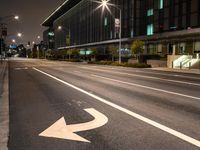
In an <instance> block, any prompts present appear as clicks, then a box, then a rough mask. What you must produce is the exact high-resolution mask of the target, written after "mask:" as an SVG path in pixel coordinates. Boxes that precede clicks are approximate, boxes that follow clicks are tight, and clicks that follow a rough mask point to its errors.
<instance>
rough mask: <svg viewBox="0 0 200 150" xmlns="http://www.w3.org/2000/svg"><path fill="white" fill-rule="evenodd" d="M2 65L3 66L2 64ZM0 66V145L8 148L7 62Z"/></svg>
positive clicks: (3, 148)
mask: <svg viewBox="0 0 200 150" xmlns="http://www.w3.org/2000/svg"><path fill="white" fill-rule="evenodd" d="M3 65H4V66H3ZM3 65H2V66H1V68H0V69H1V76H0V77H1V83H2V91H1V92H0V147H1V150H7V149H8V146H7V145H8V137H9V91H8V90H9V88H8V87H9V86H8V63H7V62H5V63H4V64H3Z"/></svg>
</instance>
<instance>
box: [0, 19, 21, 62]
mask: <svg viewBox="0 0 200 150" xmlns="http://www.w3.org/2000/svg"><path fill="white" fill-rule="evenodd" d="M9 18H14V19H15V20H19V16H17V15H9V16H4V17H0V25H1V36H0V39H1V41H0V45H1V47H0V49H1V50H0V56H1V63H2V55H3V53H2V52H3V43H2V42H3V40H4V39H6V36H7V28H6V27H5V25H6V24H5V23H3V21H5V20H6V19H9Z"/></svg>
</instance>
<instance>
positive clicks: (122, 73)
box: [80, 67, 200, 86]
mask: <svg viewBox="0 0 200 150" xmlns="http://www.w3.org/2000/svg"><path fill="white" fill-rule="evenodd" d="M80 68H84V69H91V68H85V67H80ZM91 70H96V71H101V72H108V73H115V74H120V75H128V76H132V77H140V78H147V79H154V80H161V81H167V82H174V83H180V84H187V85H194V86H200V84H198V83H192V82H185V81H178V80H170V79H163V78H159V77H152V76H145V75H137V74H130V73H124V72H116V71H109V70H102V69H91Z"/></svg>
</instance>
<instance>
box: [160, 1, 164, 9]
mask: <svg viewBox="0 0 200 150" xmlns="http://www.w3.org/2000/svg"><path fill="white" fill-rule="evenodd" d="M163 6H164V0H159V9H163Z"/></svg>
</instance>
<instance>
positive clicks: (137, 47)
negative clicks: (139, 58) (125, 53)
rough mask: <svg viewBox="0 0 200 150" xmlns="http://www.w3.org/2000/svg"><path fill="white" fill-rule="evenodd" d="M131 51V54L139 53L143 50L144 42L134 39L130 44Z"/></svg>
mask: <svg viewBox="0 0 200 150" xmlns="http://www.w3.org/2000/svg"><path fill="white" fill-rule="evenodd" d="M131 52H132V54H136V55H138V54H141V53H143V52H144V42H143V41H140V40H135V41H133V43H132V44H131Z"/></svg>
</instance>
